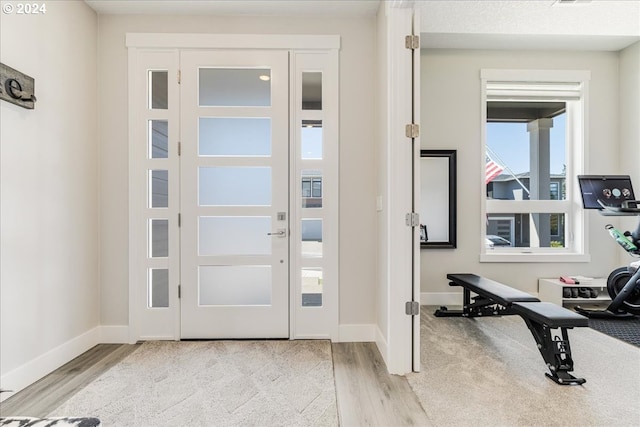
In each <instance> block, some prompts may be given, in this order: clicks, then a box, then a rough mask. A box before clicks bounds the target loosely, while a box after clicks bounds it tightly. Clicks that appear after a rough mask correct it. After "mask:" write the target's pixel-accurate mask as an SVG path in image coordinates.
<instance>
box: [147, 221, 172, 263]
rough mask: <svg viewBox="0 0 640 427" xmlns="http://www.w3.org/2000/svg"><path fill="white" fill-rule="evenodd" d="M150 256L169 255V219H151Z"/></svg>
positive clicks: (160, 256) (161, 256)
mask: <svg viewBox="0 0 640 427" xmlns="http://www.w3.org/2000/svg"><path fill="white" fill-rule="evenodd" d="M150 229H151V233H150V234H151V244H150V248H151V251H150V252H151V257H152V258H163V257H168V256H169V221H168V220H166V219H152V220H151V227H150Z"/></svg>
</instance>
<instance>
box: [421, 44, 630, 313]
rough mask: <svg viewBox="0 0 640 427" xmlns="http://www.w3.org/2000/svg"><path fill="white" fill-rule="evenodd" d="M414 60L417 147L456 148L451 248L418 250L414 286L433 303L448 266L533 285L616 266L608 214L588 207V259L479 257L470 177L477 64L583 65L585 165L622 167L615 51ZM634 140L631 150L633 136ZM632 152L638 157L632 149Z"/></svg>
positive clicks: (476, 126)
mask: <svg viewBox="0 0 640 427" xmlns="http://www.w3.org/2000/svg"><path fill="white" fill-rule="evenodd" d="M421 66H422V77H421V84H422V90H421V99H422V101H421V106H422V113H421V120H422V129H423V132H422V135H423V136H422V148H425V149H456V150H458V168H457V170H458V221H457V225H458V230H457V236H458V248H457V249H442V250H432V249H429V250H428V251H422V257H421V258H422V262H421V268H422V274H421V282H422V283H421V289H422V292H423V293H430V294H431V295H429V298H430V301H432V302H433V303H435V304H439V303H440V302H439V301H435V302H434V300H433V297H436V298H438V297H447V295H434V294H433V293H443V294H447V293H450V292H455V290H453V289H451V288H450V287H449V286H448V285H447V280H446V274H447V273H476V274H479V275H483V276H487V277H491V278H493V279H495V280H498V281H501V282H504V283H507V284H509V285H511V286H513V287H515V288H518V289H521V290H523V291H526V292H530V293H537V292H538V287H537V279H538V278H540V277H558V276H560V275H563V274H581V275H586V276H606V275H608V273H609V271H610V270H612V269H613V268H615V267H616V266H618V255H617V253H618V249H619V248H618V246H617V245H616V244H615V242H613V241H612V240H611V239H610V237H609V236H608V234H607V233H606V232H605V230H604V225H605V224H606V223H607V222H611V219H606V218H604V217H601V216H599V215H598V214H597V213H595V212H590V213H589V218H588V219H589V238H590V253H591V259H592V262H590V263H480V262H479V251H480V243H479V236H480V233H481V226H482V225H483V224H484V223H483V222H482V221H481V219H480V203H481V197H482V195H481V194H478V182H477V180H478V179H480V178H481V177H482V171H481V170H480V167H481V163H480V162H479V161H478V159H480V158H481V156H482V152H481V141H480V126H482V124H481V123H480V113H481V101H480V96H481V94H480V69H482V68H531V69H573V70H590V71H591V82H590V103H589V123H588V129H589V144H590V146H589V150H588V159H589V161H588V164H587V168H586V172H588V173H592V174H612V173H629V172H631V171H630V170H629V169H628V168H627V169H626V170H625V168H622V167H621V164H620V160H619V157H618V153H619V146H620V144H619V139H620V138H619V136H620V131H619V126H618V117H619V114H618V112H619V104H618V97H619V95H618V79H619V78H618V54H617V53H615V52H535V51H508V52H507V51H502V52H501V51H470V50H446V49H442V50H438V49H425V50H423V52H422V62H421ZM636 108H637V107H636ZM635 117H636V118H637V117H638V116H637V110H636V116H635ZM634 123H635V122H634ZM629 144H630V145H631V142H630V143H629ZM635 144H636V145H635V146H634V147H636V149H635V150H636V151H637V140H636V142H635ZM635 158H636V159H637V158H638V157H637V154H636V157H635ZM636 164H637V162H636ZM423 300H424V298H423Z"/></svg>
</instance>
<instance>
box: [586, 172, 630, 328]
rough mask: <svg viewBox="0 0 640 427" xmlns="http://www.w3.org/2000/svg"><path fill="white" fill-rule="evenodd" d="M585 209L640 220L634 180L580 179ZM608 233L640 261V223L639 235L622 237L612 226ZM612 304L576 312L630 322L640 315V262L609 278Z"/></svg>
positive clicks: (608, 176) (609, 227) (610, 275)
mask: <svg viewBox="0 0 640 427" xmlns="http://www.w3.org/2000/svg"><path fill="white" fill-rule="evenodd" d="M578 181H579V183H580V189H581V192H582V200H583V205H584V207H585V209H598V210H599V213H600V214H601V215H603V216H640V201H639V200H635V196H634V195H633V188H632V187H631V179H630V177H629V176H626V175H624V176H622V175H606V176H605V175H598V176H593V175H583V176H579V177H578ZM605 229H606V230H607V231H608V232H609V234H610V235H611V236H612V237H613V238H614V239H615V240H616V242H617V243H618V244H619V245H620V246H621V247H622V248H623V249H624V250H625V251H626V252H627V253H629V254H630V255H632V256H636V257H640V222H639V223H638V226H637V227H636V229H635V231H633V232H629V231H626V232H624V233H621V232H620V231H619V230H617V229H616V228H614V227H613V225H611V224H607V225H606V226H605ZM607 292H608V293H609V296H610V297H611V303H610V304H609V306H608V307H607V308H606V309H605V310H590V309H585V308H583V307H580V306H577V307H575V310H576V311H577V312H578V313H580V314H582V315H584V316H587V317H589V318H592V319H598V318H599V319H629V318H634V317H635V316H636V315H640V260H638V261H635V262H632V263H631V264H629V266H627V267H620V268H616V269H615V270H613V271H612V272H611V274H609V277H608V278H607Z"/></svg>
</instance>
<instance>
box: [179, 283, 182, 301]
mask: <svg viewBox="0 0 640 427" xmlns="http://www.w3.org/2000/svg"><path fill="white" fill-rule="evenodd" d="M180 298H182V285H178V299H180Z"/></svg>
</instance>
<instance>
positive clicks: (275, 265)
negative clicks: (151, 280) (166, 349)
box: [180, 50, 289, 338]
mask: <svg viewBox="0 0 640 427" xmlns="http://www.w3.org/2000/svg"><path fill="white" fill-rule="evenodd" d="M288 58H289V54H288V52H286V51H266V50H261V51H246V50H244V51H240V50H233V51H228V50H226V51H183V52H181V54H180V64H181V65H180V68H181V91H180V93H181V95H180V127H181V129H180V135H181V136H180V142H181V155H180V212H181V233H180V235H181V237H180V238H181V242H180V247H181V249H180V265H181V272H180V283H181V300H180V301H181V302H180V337H181V338H287V337H289V119H288V116H289V62H288V61H289V59H288Z"/></svg>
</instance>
